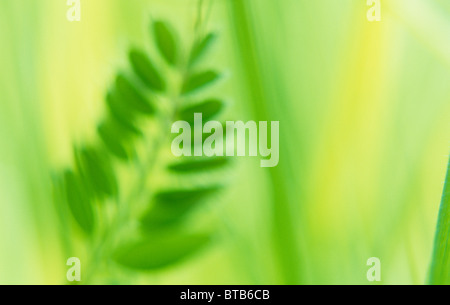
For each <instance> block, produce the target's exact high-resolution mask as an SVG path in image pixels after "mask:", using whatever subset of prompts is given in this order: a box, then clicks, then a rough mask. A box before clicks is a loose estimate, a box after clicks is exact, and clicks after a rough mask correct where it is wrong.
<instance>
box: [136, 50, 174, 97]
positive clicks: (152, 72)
mask: <svg viewBox="0 0 450 305" xmlns="http://www.w3.org/2000/svg"><path fill="white" fill-rule="evenodd" d="M129 58H130V62H131V66H132V67H133V70H134V72H135V73H136V74H137V75H138V76H139V78H140V79H141V80H142V81H143V82H144V84H146V85H147V86H148V87H149V88H150V89H154V90H157V91H164V90H165V89H166V84H165V83H164V81H163V79H162V78H161V76H160V74H159V73H158V71H157V70H156V68H155V67H154V66H153V64H152V62H151V61H150V59H149V57H148V56H147V55H146V54H145V53H143V52H141V51H139V50H136V49H133V50H131V51H130V54H129Z"/></svg>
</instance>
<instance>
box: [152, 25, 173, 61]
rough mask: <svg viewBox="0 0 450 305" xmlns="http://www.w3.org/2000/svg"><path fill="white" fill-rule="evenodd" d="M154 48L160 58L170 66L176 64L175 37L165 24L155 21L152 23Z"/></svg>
mask: <svg viewBox="0 0 450 305" xmlns="http://www.w3.org/2000/svg"><path fill="white" fill-rule="evenodd" d="M153 31H154V35H155V41H156V46H157V47H158V49H159V51H160V53H161V55H162V57H163V58H164V59H165V60H166V61H167V63H169V64H171V65H172V66H176V64H177V45H176V40H175V36H174V35H173V33H172V32H171V30H170V29H169V26H168V25H167V23H165V22H163V21H156V22H154V23H153Z"/></svg>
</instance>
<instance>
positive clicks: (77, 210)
mask: <svg viewBox="0 0 450 305" xmlns="http://www.w3.org/2000/svg"><path fill="white" fill-rule="evenodd" d="M64 182H65V183H64V185H65V190H66V198H67V203H68V205H69V209H70V211H71V212H72V215H73V217H74V219H75V221H76V222H77V223H78V224H79V225H80V227H81V228H82V229H83V230H84V231H85V232H86V233H88V234H91V233H92V232H93V231H94V210H93V207H92V202H91V200H90V199H89V197H88V196H87V192H86V190H85V189H84V188H83V184H82V181H81V179H80V177H79V176H78V175H76V174H75V173H74V172H73V171H69V170H68V171H66V172H65V173H64Z"/></svg>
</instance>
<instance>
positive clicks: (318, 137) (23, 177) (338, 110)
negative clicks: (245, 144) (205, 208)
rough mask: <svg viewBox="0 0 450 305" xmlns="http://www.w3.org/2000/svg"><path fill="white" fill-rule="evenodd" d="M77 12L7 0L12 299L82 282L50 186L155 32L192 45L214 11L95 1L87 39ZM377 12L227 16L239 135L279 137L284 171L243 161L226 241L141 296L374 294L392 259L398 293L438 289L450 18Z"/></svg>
mask: <svg viewBox="0 0 450 305" xmlns="http://www.w3.org/2000/svg"><path fill="white" fill-rule="evenodd" d="M67 9H68V7H67V5H66V3H65V1H59V0H40V1H30V0H0V41H1V47H0V67H1V68H0V283H5V284H15V283H21V284H31V283H36V284H65V283H67V281H66V280H65V275H66V271H67V268H68V267H67V266H66V264H65V263H66V260H67V258H68V257H67V255H66V253H65V252H64V250H63V248H64V243H65V242H68V241H72V240H75V239H76V240H77V243H76V244H77V245H79V246H80V247H83V246H84V245H83V242H82V239H81V238H79V237H77V236H75V235H77V234H78V233H76V232H75V233H73V235H74V236H72V235H66V236H65V237H61V235H62V234H61V233H62V232H61V229H60V227H59V225H58V223H59V221H58V213H57V211H56V209H55V204H54V198H53V195H52V181H51V179H50V178H51V174H52V173H53V172H54V171H58V170H61V169H62V168H64V167H66V166H68V165H70V164H71V162H72V158H73V156H72V144H73V143H74V142H79V141H84V140H85V139H90V138H91V137H92V133H93V131H95V126H96V124H97V122H98V120H99V118H101V116H102V114H103V112H104V103H103V97H104V93H105V91H106V89H107V88H108V86H109V84H110V83H111V80H112V79H113V78H114V75H115V73H116V71H117V70H118V69H119V68H120V67H123V66H125V65H126V52H127V50H128V48H129V46H130V45H138V46H143V45H145V46H147V45H149V39H148V29H147V28H148V23H149V20H150V18H160V19H164V20H167V21H169V22H170V23H172V24H173V25H174V27H175V28H176V29H177V30H178V31H179V32H180V38H181V41H182V42H183V43H184V44H187V43H188V42H189V41H190V39H192V25H193V23H194V21H195V16H196V11H197V2H196V1H188V0H148V1H144V0H127V1H124V0H81V11H82V16H81V22H72V23H71V22H68V21H67V19H66V12H67ZM367 10H368V7H367V6H366V3H365V1H359V0H339V1H336V0H315V1H307V0H279V1H270V0H215V1H213V8H212V12H211V16H210V17H209V20H208V28H209V29H211V30H215V31H217V32H218V33H219V34H220V37H219V40H218V42H217V45H216V46H215V47H214V49H213V51H212V52H211V55H210V56H208V59H207V63H208V64H211V65H214V66H215V67H220V68H221V69H222V70H224V71H225V72H226V78H227V79H226V81H224V82H222V83H221V84H219V86H218V87H217V89H216V90H218V92H220V94H221V95H222V96H223V97H225V98H226V99H227V100H228V101H229V102H230V105H231V107H230V109H229V114H228V115H229V117H231V118H233V119H234V120H244V121H247V120H256V121H261V120H278V121H280V163H279V165H278V166H277V167H275V168H272V169H262V168H260V167H259V159H258V158H244V159H238V160H237V161H236V162H237V163H238V165H237V166H234V167H232V168H231V169H230V170H229V173H228V175H229V176H230V177H232V178H230V180H231V183H230V184H229V187H228V190H227V191H226V192H225V193H224V194H223V195H222V196H221V197H220V198H216V199H215V200H216V201H217V202H216V206H215V207H214V211H215V214H216V217H217V218H218V219H219V222H220V223H221V226H220V227H221V229H220V230H221V236H222V238H221V241H220V242H219V243H216V244H215V245H214V246H211V247H210V248H209V249H207V250H206V251H202V252H201V253H200V254H198V255H196V256H194V257H193V258H192V259H190V260H188V261H186V262H184V263H181V264H177V265H174V266H171V267H169V268H166V269H164V270H162V271H158V272H153V273H150V274H140V275H139V276H136V278H135V279H134V281H133V282H137V283H149V284H285V283H296V284H369V282H368V281H367V279H366V272H367V270H368V268H369V267H368V266H366V261H367V259H368V258H370V257H379V258H380V260H381V270H382V271H381V272H382V281H381V283H382V284H423V283H425V281H426V277H427V272H428V268H429V264H430V260H431V253H432V245H433V238H434V234H435V227H436V220H437V214H438V208H439V201H440V198H441V194H442V189H443V181H444V177H445V171H446V168H447V167H446V165H447V160H448V151H449V142H450V141H449V140H450V120H449V117H450V103H449V101H450V86H449V81H450V69H449V68H450V40H449V39H448V38H449V37H450V36H449V35H450V3H449V2H448V1H447V0H389V1H386V0H384V1H382V21H381V22H373V23H371V22H368V21H367V19H366V12H367ZM77 238H78V239H77ZM87 249H88V248H87ZM86 251H87V253H88V252H89V250H86ZM86 255H87V254H86ZM82 262H83V258H82ZM82 264H83V263H82ZM82 277H83V275H82ZM115 280H116V281H117V282H118V283H121V282H122V281H121V278H120V276H118V277H117V278H115ZM99 282H100V283H103V282H102V279H99ZM105 283H109V282H105Z"/></svg>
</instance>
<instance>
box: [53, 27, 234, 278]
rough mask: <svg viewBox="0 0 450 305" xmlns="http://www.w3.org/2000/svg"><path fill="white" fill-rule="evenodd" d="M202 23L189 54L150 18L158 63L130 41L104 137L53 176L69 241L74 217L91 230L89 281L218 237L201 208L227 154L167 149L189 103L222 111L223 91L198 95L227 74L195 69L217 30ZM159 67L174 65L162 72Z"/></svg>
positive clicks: (171, 260)
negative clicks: (181, 153) (205, 29)
mask: <svg viewBox="0 0 450 305" xmlns="http://www.w3.org/2000/svg"><path fill="white" fill-rule="evenodd" d="M200 25H201V24H197V26H196V39H195V42H194V44H193V47H192V48H191V50H190V52H187V53H186V54H184V53H183V52H182V48H181V47H180V43H179V40H178V39H177V36H176V35H175V34H174V32H173V30H172V28H171V26H170V25H169V24H167V23H166V22H163V21H155V22H153V23H152V24H151V33H152V35H153V37H154V42H155V45H156V49H157V50H158V52H159V54H160V57H161V58H160V61H154V60H153V59H151V58H150V57H149V55H148V54H147V52H144V51H143V50H141V49H140V48H132V49H131V51H130V52H129V63H130V66H131V72H128V73H119V74H118V75H117V76H116V79H115V82H114V84H113V86H112V88H111V89H110V91H109V92H108V94H107V96H106V109H107V111H106V114H105V117H104V118H103V120H102V121H101V123H100V124H99V125H98V129H97V136H98V137H97V141H93V143H84V144H82V145H79V144H78V145H75V148H74V156H75V162H74V163H75V164H74V166H73V168H70V169H67V170H65V171H64V173H63V174H62V175H59V178H58V179H55V183H56V185H57V190H59V192H58V194H59V196H60V197H59V198H60V199H61V200H58V201H60V202H61V203H62V204H61V205H60V206H59V212H60V214H61V222H62V224H63V226H64V228H65V232H66V233H65V236H64V238H65V240H66V243H67V240H68V239H71V235H70V233H67V232H70V230H71V225H70V223H71V222H72V221H71V220H72V219H73V220H74V221H75V223H76V225H77V227H79V228H81V229H82V231H83V232H84V235H83V236H84V237H83V238H82V242H83V243H84V244H86V245H87V246H86V252H87V253H88V254H87V255H86V256H87V257H88V259H89V261H88V262H87V264H86V265H84V266H86V270H85V273H84V274H87V275H86V278H83V279H82V281H84V282H87V283H90V282H91V281H93V280H95V278H96V273H102V271H103V270H105V269H111V268H112V269H123V270H127V272H129V271H130V270H136V271H154V270H159V269H161V268H164V267H167V266H170V265H173V264H175V263H177V262H179V261H182V260H184V259H186V258H188V257H189V256H191V255H193V254H195V253H197V252H198V251H200V250H201V249H203V248H205V247H206V246H207V245H209V244H210V242H211V240H212V239H213V235H214V228H212V229H211V227H213V226H211V225H210V223H211V221H208V217H203V216H204V214H205V213H199V212H198V210H199V209H201V207H202V206H203V205H204V204H205V203H207V202H208V201H211V200H212V199H214V198H215V197H216V196H217V194H218V193H219V192H220V191H221V190H222V189H223V186H224V181H223V173H224V172H223V169H224V168H226V167H227V166H228V165H229V163H230V160H229V158H227V157H213V158H194V157H192V158H178V160H174V159H175V158H174V157H173V156H171V155H170V154H168V153H167V152H168V151H169V149H170V140H171V133H170V131H171V125H172V123H173V122H174V121H175V120H176V119H179V118H180V117H183V118H185V119H189V116H190V115H191V114H192V115H193V113H191V110H192V109H195V112H196V113H201V114H203V115H204V116H207V117H210V118H212V117H219V116H220V114H221V113H222V112H223V109H224V102H223V101H222V100H221V99H219V98H207V99H206V100H200V101H198V96H199V95H198V93H200V92H204V91H205V89H206V88H207V87H208V86H210V85H213V84H214V83H215V82H217V81H218V80H219V78H220V73H219V72H217V71H215V70H212V69H208V70H201V69H199V68H197V67H198V63H199V62H200V61H201V60H202V59H203V58H204V56H205V55H206V53H207V51H208V50H209V49H210V46H211V45H212V43H213V42H214V40H215V38H216V34H214V33H206V34H203V33H202V31H201V30H202V29H201V26H200ZM162 66H164V67H165V69H164V71H168V72H167V73H165V74H163V73H161V72H160V71H162V70H163V69H161V67H162ZM212 103H213V104H214V107H211V105H212ZM192 121H193V117H192ZM195 144H196V145H203V143H195ZM199 177H200V178H199ZM205 182H206V183H205ZM196 212H197V213H196ZM202 217H203V218H202ZM193 219H195V220H193ZM197 219H198V220H197ZM77 245H78V244H77ZM68 249H69V250H68V252H69V253H70V252H71V251H73V249H74V246H73V245H72V244H70V243H69V245H68ZM77 249H78V248H77ZM111 266H113V267H111ZM105 267H107V268H105ZM112 276H114V274H113V275H112Z"/></svg>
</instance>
